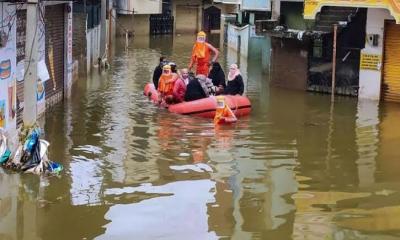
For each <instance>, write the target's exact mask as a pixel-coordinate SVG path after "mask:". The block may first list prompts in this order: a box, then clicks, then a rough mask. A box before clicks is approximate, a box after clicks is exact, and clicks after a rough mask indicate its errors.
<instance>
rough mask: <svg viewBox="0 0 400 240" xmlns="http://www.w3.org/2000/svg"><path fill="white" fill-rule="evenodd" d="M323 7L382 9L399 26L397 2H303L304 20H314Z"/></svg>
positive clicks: (391, 0)
mask: <svg viewBox="0 0 400 240" xmlns="http://www.w3.org/2000/svg"><path fill="white" fill-rule="evenodd" d="M323 6H340V7H364V8H384V9H388V10H389V11H390V13H391V15H392V16H393V17H394V18H395V19H396V22H397V23H399V24H400V1H399V0H353V1H348V0H305V1H304V18H305V19H315V16H316V14H317V13H318V12H319V11H321V8H322V7H323Z"/></svg>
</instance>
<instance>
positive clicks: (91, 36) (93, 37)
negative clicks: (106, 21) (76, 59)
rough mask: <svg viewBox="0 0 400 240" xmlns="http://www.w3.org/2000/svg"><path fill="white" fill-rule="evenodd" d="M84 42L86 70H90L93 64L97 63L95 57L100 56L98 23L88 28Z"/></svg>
mask: <svg viewBox="0 0 400 240" xmlns="http://www.w3.org/2000/svg"><path fill="white" fill-rule="evenodd" d="M86 42H87V47H86V51H87V55H86V56H87V70H88V72H90V70H91V68H92V67H93V65H97V59H98V58H99V57H100V25H98V26H96V27H94V28H92V29H88V32H87V34H86Z"/></svg>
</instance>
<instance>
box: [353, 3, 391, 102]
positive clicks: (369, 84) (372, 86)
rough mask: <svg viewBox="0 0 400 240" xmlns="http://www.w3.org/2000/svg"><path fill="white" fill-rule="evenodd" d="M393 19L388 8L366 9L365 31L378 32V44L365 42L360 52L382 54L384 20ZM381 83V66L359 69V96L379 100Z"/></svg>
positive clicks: (369, 32)
mask: <svg viewBox="0 0 400 240" xmlns="http://www.w3.org/2000/svg"><path fill="white" fill-rule="evenodd" d="M386 19H393V17H392V16H391V15H390V13H389V11H388V10H385V9H368V14H367V26H366V32H367V35H368V34H378V35H379V44H378V46H377V47H374V46H372V45H371V44H370V43H368V42H367V43H366V44H365V48H364V49H363V50H362V51H361V54H374V55H380V56H381V64H382V61H383V60H382V56H383V46H384V27H385V20H386ZM381 83H382V68H381V69H380V70H379V71H374V70H364V69H360V89H359V95H358V97H359V98H364V99H372V100H379V99H380V93H381Z"/></svg>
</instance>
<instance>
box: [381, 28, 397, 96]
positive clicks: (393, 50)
mask: <svg viewBox="0 0 400 240" xmlns="http://www.w3.org/2000/svg"><path fill="white" fill-rule="evenodd" d="M385 32H386V33H385V57H384V65H383V87H382V94H383V100H384V101H389V102H400V25H397V24H396V23H394V22H388V23H387V24H386V26H385Z"/></svg>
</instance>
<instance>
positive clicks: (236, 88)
mask: <svg viewBox="0 0 400 240" xmlns="http://www.w3.org/2000/svg"><path fill="white" fill-rule="evenodd" d="M243 92H244V83H243V78H242V75H241V73H240V70H239V68H238V66H237V65H236V64H232V65H231V66H230V68H229V74H228V84H227V86H226V88H225V89H224V94H226V95H243Z"/></svg>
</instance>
